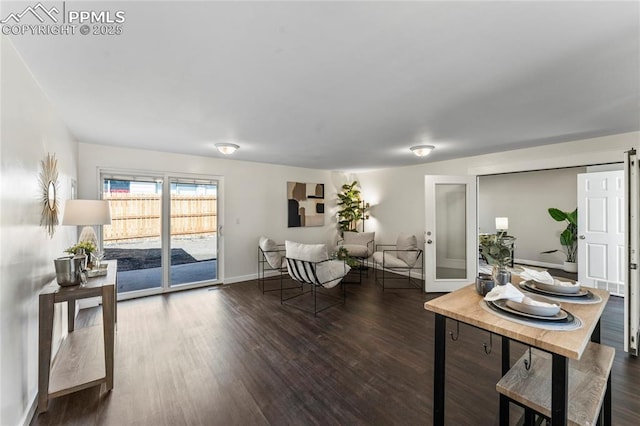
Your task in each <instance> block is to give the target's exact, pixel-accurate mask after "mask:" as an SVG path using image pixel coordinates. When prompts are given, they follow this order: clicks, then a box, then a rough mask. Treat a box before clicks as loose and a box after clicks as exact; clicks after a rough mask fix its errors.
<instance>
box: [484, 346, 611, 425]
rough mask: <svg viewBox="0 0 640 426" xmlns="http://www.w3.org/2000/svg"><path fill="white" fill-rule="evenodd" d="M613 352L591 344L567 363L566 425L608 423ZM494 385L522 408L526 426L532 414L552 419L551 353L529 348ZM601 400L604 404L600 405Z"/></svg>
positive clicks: (607, 348)
mask: <svg viewBox="0 0 640 426" xmlns="http://www.w3.org/2000/svg"><path fill="white" fill-rule="evenodd" d="M614 357H615V349H614V348H611V347H609V346H604V345H600V344H598V343H592V342H590V343H589V345H588V346H587V348H586V349H585V351H584V353H583V354H582V358H581V359H580V360H573V359H572V360H569V372H568V377H569V384H568V399H569V407H568V416H567V417H568V424H569V425H581V426H583V425H595V424H601V423H600V420H601V418H602V420H603V421H604V424H606V425H610V424H611V367H612V366H613V358H614ZM528 358H529V354H528V352H526V353H525V354H524V355H523V356H522V357H521V358H520V359H519V360H518V362H517V363H516V364H514V366H513V367H512V368H511V370H509V372H508V373H507V374H505V375H504V377H503V378H502V379H500V381H499V382H498V384H497V385H496V390H497V391H498V392H499V393H501V394H502V395H504V396H506V397H507V398H508V399H509V400H510V401H511V402H514V403H516V404H518V405H520V406H522V407H524V408H525V424H529V422H531V421H532V420H533V417H534V416H533V414H534V413H535V414H539V415H541V416H544V417H546V418H550V417H551V354H548V353H546V352H543V351H540V350H537V349H531V368H530V369H529V370H527V369H526V367H525V360H528ZM603 401H604V404H603Z"/></svg>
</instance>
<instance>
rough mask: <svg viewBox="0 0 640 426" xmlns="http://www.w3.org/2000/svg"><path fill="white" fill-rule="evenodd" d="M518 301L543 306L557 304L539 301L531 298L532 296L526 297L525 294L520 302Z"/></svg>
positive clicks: (555, 304)
mask: <svg viewBox="0 0 640 426" xmlns="http://www.w3.org/2000/svg"><path fill="white" fill-rule="evenodd" d="M520 303H523V304H525V305H532V306H544V307H551V306H558V304H557V303H547V302H540V301H538V300H533V299H532V298H530V297H527V296H525V297H523V298H522V302H520Z"/></svg>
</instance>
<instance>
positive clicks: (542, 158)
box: [356, 132, 640, 244]
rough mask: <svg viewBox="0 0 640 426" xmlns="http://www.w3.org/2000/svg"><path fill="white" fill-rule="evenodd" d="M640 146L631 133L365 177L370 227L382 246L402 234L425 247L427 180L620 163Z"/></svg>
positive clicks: (362, 179)
mask: <svg viewBox="0 0 640 426" xmlns="http://www.w3.org/2000/svg"><path fill="white" fill-rule="evenodd" d="M639 146H640V132H631V133H624V134H619V135H613V136H606V137H601V138H593V139H584V140H578V141H573V142H566V143H561V144H554V145H545V146H540V147H536V148H527V149H519V150H513V151H505V152H501V153H495V154H486V155H479V156H474V157H467V158H460V159H456V160H449V161H437V162H430V163H425V164H423V165H418V166H410V167H400V168H395V169H385V170H377V171H371V172H363V173H358V175H357V176H356V178H357V179H358V180H359V181H360V183H361V185H362V193H363V195H364V198H365V199H366V200H371V201H372V205H373V208H372V209H371V217H372V219H371V220H370V221H367V227H368V230H372V231H373V230H375V231H376V240H377V241H378V242H394V241H395V239H396V237H397V235H398V233H399V232H411V233H413V234H415V235H416V236H417V237H418V239H419V243H420V244H424V232H425V201H424V200H425V198H424V176H425V175H488V174H496V173H508V172H515V171H527V170H541V169H551V168H559V167H572V166H584V165H588V164H603V163H612V162H620V161H622V160H623V159H624V157H623V154H624V152H625V151H627V150H629V149H630V148H633V147H636V148H638V147H639ZM436 150H437V147H436Z"/></svg>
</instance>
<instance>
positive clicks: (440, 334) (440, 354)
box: [433, 314, 447, 426]
mask: <svg viewBox="0 0 640 426" xmlns="http://www.w3.org/2000/svg"><path fill="white" fill-rule="evenodd" d="M446 327H447V318H446V317H445V316H443V315H440V314H436V330H435V345H434V346H435V353H434V357H433V424H434V426H444V378H445V374H444V368H445V347H446Z"/></svg>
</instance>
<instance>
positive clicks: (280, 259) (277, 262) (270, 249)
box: [258, 237, 286, 269]
mask: <svg viewBox="0 0 640 426" xmlns="http://www.w3.org/2000/svg"><path fill="white" fill-rule="evenodd" d="M258 246H259V247H260V248H261V249H262V251H263V252H264V257H265V258H266V259H267V263H269V266H271V267H272V268H274V269H279V268H282V267H284V265H285V264H286V259H285V258H284V256H283V255H282V252H281V251H280V248H279V247H278V244H277V243H276V242H275V241H273V240H272V239H271V238H267V237H260V241H259V242H258Z"/></svg>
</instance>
